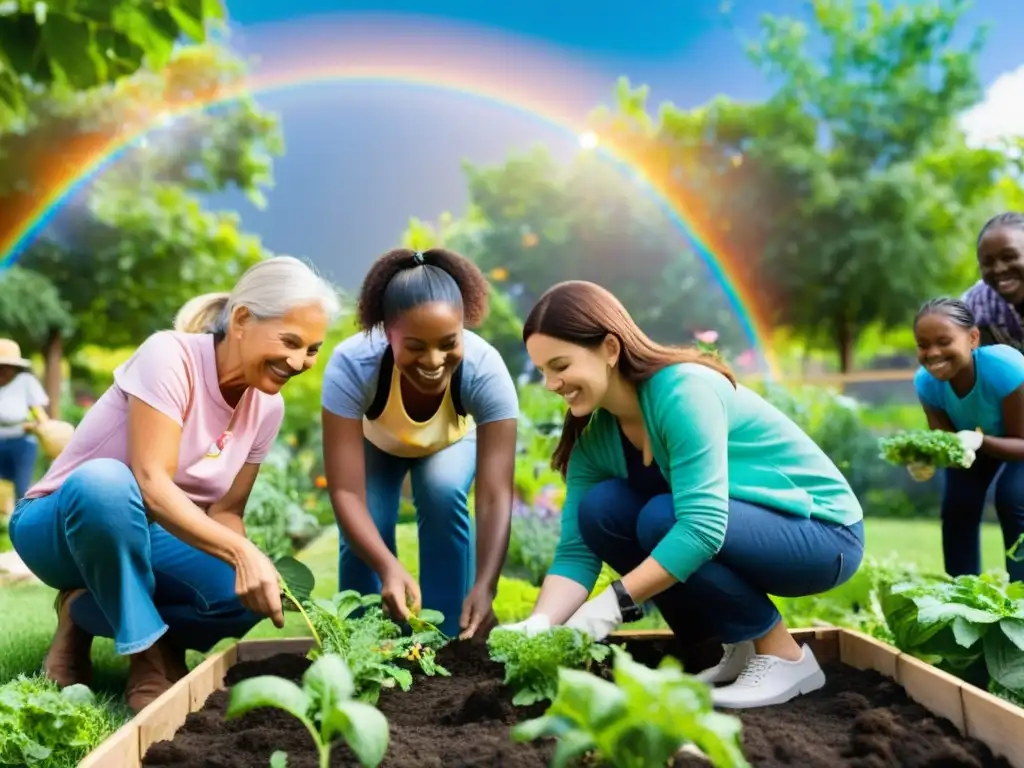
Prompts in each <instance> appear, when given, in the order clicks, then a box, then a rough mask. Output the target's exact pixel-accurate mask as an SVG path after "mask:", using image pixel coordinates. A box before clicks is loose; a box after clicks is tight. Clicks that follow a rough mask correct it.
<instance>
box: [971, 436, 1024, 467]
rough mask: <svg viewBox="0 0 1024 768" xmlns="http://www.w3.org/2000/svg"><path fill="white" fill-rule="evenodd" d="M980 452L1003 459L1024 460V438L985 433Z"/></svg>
mask: <svg viewBox="0 0 1024 768" xmlns="http://www.w3.org/2000/svg"><path fill="white" fill-rule="evenodd" d="M980 452H981V453H984V454H985V455H987V456H991V457H992V458H994V459H1000V460H1001V461H1024V439H1021V438H1019V437H991V436H989V435H985V438H984V440H982V442H981V451H980Z"/></svg>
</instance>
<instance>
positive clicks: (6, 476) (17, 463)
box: [0, 435, 39, 501]
mask: <svg viewBox="0 0 1024 768" xmlns="http://www.w3.org/2000/svg"><path fill="white" fill-rule="evenodd" d="M38 453H39V443H38V442H37V441H36V438H35V436H34V435H24V436H23V437H0V480H6V481H7V482H9V483H14V499H15V501H17V500H18V499H20V498H21V497H22V496H24V495H25V493H26V492H27V491H28V489H29V487H30V486H31V485H32V473H33V472H34V471H35V468H36V455H37V454H38Z"/></svg>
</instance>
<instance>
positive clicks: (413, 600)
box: [380, 560, 423, 621]
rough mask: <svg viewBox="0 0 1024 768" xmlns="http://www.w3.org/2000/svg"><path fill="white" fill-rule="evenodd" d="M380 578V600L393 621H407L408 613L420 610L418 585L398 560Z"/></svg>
mask: <svg viewBox="0 0 1024 768" xmlns="http://www.w3.org/2000/svg"><path fill="white" fill-rule="evenodd" d="M380 580H381V589H380V597H381V601H382V602H383V603H384V607H385V608H386V609H387V612H388V613H389V614H390V615H391V618H392V619H393V620H394V621H408V619H409V615H410V614H412V615H416V614H418V613H419V612H420V608H422V607H423V598H422V596H421V595H420V585H419V584H417V583H416V579H414V578H413V577H412V576H411V575H410V574H409V572H408V571H407V570H405V567H404V566H403V565H402V564H401V563H400V562H398V560H395V562H394V563H392V564H391V565H390V566H389V567H388V569H387V570H386V571H384V573H383V574H381V579H380Z"/></svg>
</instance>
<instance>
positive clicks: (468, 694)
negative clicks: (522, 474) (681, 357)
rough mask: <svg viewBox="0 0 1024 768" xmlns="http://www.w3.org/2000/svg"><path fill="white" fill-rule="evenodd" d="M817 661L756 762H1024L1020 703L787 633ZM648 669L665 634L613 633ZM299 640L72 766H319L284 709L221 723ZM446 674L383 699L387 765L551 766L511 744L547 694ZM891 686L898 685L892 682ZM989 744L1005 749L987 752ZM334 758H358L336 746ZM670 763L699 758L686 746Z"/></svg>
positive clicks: (223, 661)
mask: <svg viewBox="0 0 1024 768" xmlns="http://www.w3.org/2000/svg"><path fill="white" fill-rule="evenodd" d="M794 634H795V635H796V636H797V639H798V640H799V641H801V642H809V643H810V644H811V645H812V647H813V648H814V650H815V653H816V654H817V656H818V658H819V659H820V660H821V662H822V664H823V665H824V666H825V667H826V673H827V674H828V680H829V681H828V684H827V685H826V687H825V689H823V690H821V691H818V692H816V693H813V694H810V695H808V696H805V697H801V698H798V699H796V700H794V701H792V702H790V703H788V704H785V705H781V706H776V707H771V708H766V709H760V710H750V711H747V712H742V713H739V714H740V719H741V720H742V722H743V726H744V729H743V750H744V753H745V754H746V756H747V759H748V760H749V761H750V762H751V764H753V765H756V766H772V765H788V766H807V767H808V768H813V766H826V765H827V766H829V768H837V767H838V766H874V765H900V766H904V767H905V768H913V766H925V765H930V766H934V765H943V766H960V765H962V766H1014V767H1015V768H1017V767H1020V766H1024V741H1022V740H1021V739H1020V738H1019V734H1020V733H1021V732H1022V730H1024V711H1021V710H1020V709H1017V708H1016V707H1012V706H1010V705H1008V704H1006V703H1005V702H1003V701H1001V700H999V699H997V698H995V697H993V696H991V695H989V694H988V693H986V692H984V691H981V690H979V689H977V688H975V687H973V686H971V685H968V684H966V683H963V682H962V681H960V680H958V679H956V678H954V677H952V676H950V675H947V674H945V673H943V672H941V671H939V670H936V669H934V668H933V667H930V666H929V665H927V664H924V663H922V662H920V661H918V660H916V659H914V658H912V657H909V656H906V655H904V654H900V653H898V652H897V651H895V650H894V649H892V648H890V647H889V646H886V645H884V644H882V643H879V642H877V641H875V640H872V639H871V638H868V637H866V636H864V635H861V634H859V633H856V632H851V631H849V630H842V629H822V630H803V631H797V632H795V633H794ZM614 640H615V641H616V642H622V641H625V644H626V646H627V648H628V650H630V652H631V653H632V654H633V656H634V657H635V658H636V660H637V661H641V662H643V663H646V664H650V665H654V664H656V663H657V661H658V660H659V658H660V657H661V656H662V655H663V654H664V652H665V650H666V648H668V645H667V643H668V642H670V641H669V638H668V636H667V635H666V634H665V633H662V632H648V633H631V634H623V635H620V636H618V637H616V638H614ZM309 648H310V642H309V641H307V640H288V641H243V642H241V643H239V644H238V645H236V646H233V647H232V648H230V649H228V650H227V651H225V652H223V653H221V654H218V655H216V656H213V657H211V658H209V659H207V660H206V661H205V662H203V664H201V665H200V666H199V667H197V668H196V669H195V670H194V671H193V672H192V673H191V674H190V675H189V676H188V677H187V678H185V679H184V680H182V681H181V682H179V683H178V684H177V685H175V686H174V688H172V689H171V690H170V691H168V692H167V693H166V694H164V696H162V697H161V698H160V699H158V700H157V701H156V702H154V703H153V704H152V705H151V706H150V707H148V708H147V709H146V710H145V711H144V712H142V713H141V714H140V715H139V716H138V717H136V718H135V719H134V720H133V721H132V722H130V723H129V724H128V725H126V726H124V727H123V728H122V729H121V730H120V731H118V732H117V733H116V734H114V735H113V736H112V737H111V738H110V739H109V740H108V741H107V742H105V743H104V744H103V745H102V746H101V747H100V748H99V749H97V750H96V751H94V752H93V753H92V755H90V756H89V757H87V758H86V760H85V761H84V762H83V763H81V768H101V767H105V766H111V765H117V766H125V767H126V768H132V767H133V766H186V765H207V766H225V767H228V766H239V767H241V766H245V767H246V768H248V767H249V766H258V765H267V764H268V761H269V760H270V756H271V754H272V753H273V752H275V751H276V750H285V751H287V752H288V765H289V766H292V767H293V768H294V766H307V765H309V766H312V765H316V764H317V763H316V753H315V751H314V747H313V743H312V740H311V738H310V735H309V733H308V731H307V730H306V729H305V728H304V727H303V726H302V725H301V724H300V723H299V722H298V721H297V720H295V719H294V718H292V717H291V716H290V715H288V714H285V713H283V712H279V711H275V710H269V709H260V710H257V711H254V712H250V713H249V714H247V715H243V716H242V717H240V718H238V719H234V720H226V719H225V712H226V709H227V706H228V699H229V697H228V693H227V691H224V690H220V689H221V688H222V686H223V685H224V684H225V683H226V684H227V685H228V686H231V685H234V684H236V683H237V682H239V681H240V680H242V679H246V678H251V677H253V676H256V675H263V674H275V675H279V676H281V677H285V678H289V679H292V680H298V679H299V678H300V677H301V675H302V673H303V671H304V670H305V669H306V668H307V667H308V666H309V662H308V661H307V660H306V659H305V658H304V655H303V654H304V653H305V652H306V651H308V650H309ZM438 662H439V663H441V664H443V665H445V667H446V668H447V669H448V670H449V671H450V672H451V675H452V677H450V678H448V677H440V676H439V677H417V679H416V681H415V684H414V685H413V686H412V687H411V689H410V690H409V691H407V692H403V691H401V690H398V689H392V690H385V691H384V692H383V693H382V695H381V697H380V701H379V704H378V706H379V708H380V711H381V712H382V713H383V714H384V715H385V716H386V717H387V719H388V723H389V729H390V743H389V745H388V749H387V753H386V755H385V758H384V762H383V763H382V766H388V767H390V768H406V767H407V766H409V767H411V766H430V765H458V766H464V767H465V768H469V766H495V765H501V766H505V767H506V768H528V767H533V766H536V767H537V768H540V767H541V766H547V765H549V764H550V760H551V756H552V754H553V751H554V746H553V743H552V742H550V741H546V740H538V741H535V742H525V743H517V742H515V741H513V740H512V738H511V736H510V729H511V727H512V726H513V725H514V724H516V723H519V722H523V721H524V720H526V719H529V718H532V717H536V716H538V715H539V714H541V713H542V712H543V711H544V709H545V707H546V704H544V703H540V704H534V705H532V706H528V707H517V706H515V705H513V703H512V696H513V692H512V690H511V689H509V688H508V687H506V686H505V685H503V682H502V681H503V675H504V672H503V668H502V666H501V665H499V664H495V663H493V662H491V661H489V660H488V658H487V649H486V647H485V646H482V645H480V644H470V643H453V644H451V645H449V646H447V647H445V648H443V649H442V650H441V651H440V652H439V654H438ZM897 683H898V684H897ZM993 753H995V754H999V755H1002V756H1003V757H994V756H993ZM331 765H334V766H356V765H358V762H356V760H355V758H354V756H353V755H352V753H351V752H350V751H349V749H348V747H346V746H345V745H344V744H339V745H338V746H337V747H335V749H334V751H333V755H332V759H331ZM675 765H677V766H697V765H705V766H706V763H705V762H704V761H703V760H702V759H701V758H699V757H692V756H683V757H679V758H677V759H676V761H675Z"/></svg>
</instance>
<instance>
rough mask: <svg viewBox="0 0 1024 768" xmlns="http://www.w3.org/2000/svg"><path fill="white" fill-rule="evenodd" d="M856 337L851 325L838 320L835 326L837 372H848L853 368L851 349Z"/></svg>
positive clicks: (852, 349)
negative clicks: (837, 359)
mask: <svg viewBox="0 0 1024 768" xmlns="http://www.w3.org/2000/svg"><path fill="white" fill-rule="evenodd" d="M855 341H856V337H855V335H854V333H853V325H852V324H851V323H850V322H848V321H846V320H840V321H839V323H838V327H837V328H836V351H837V352H839V372H840V373H849V372H850V371H852V370H853V351H854V342H855Z"/></svg>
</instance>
